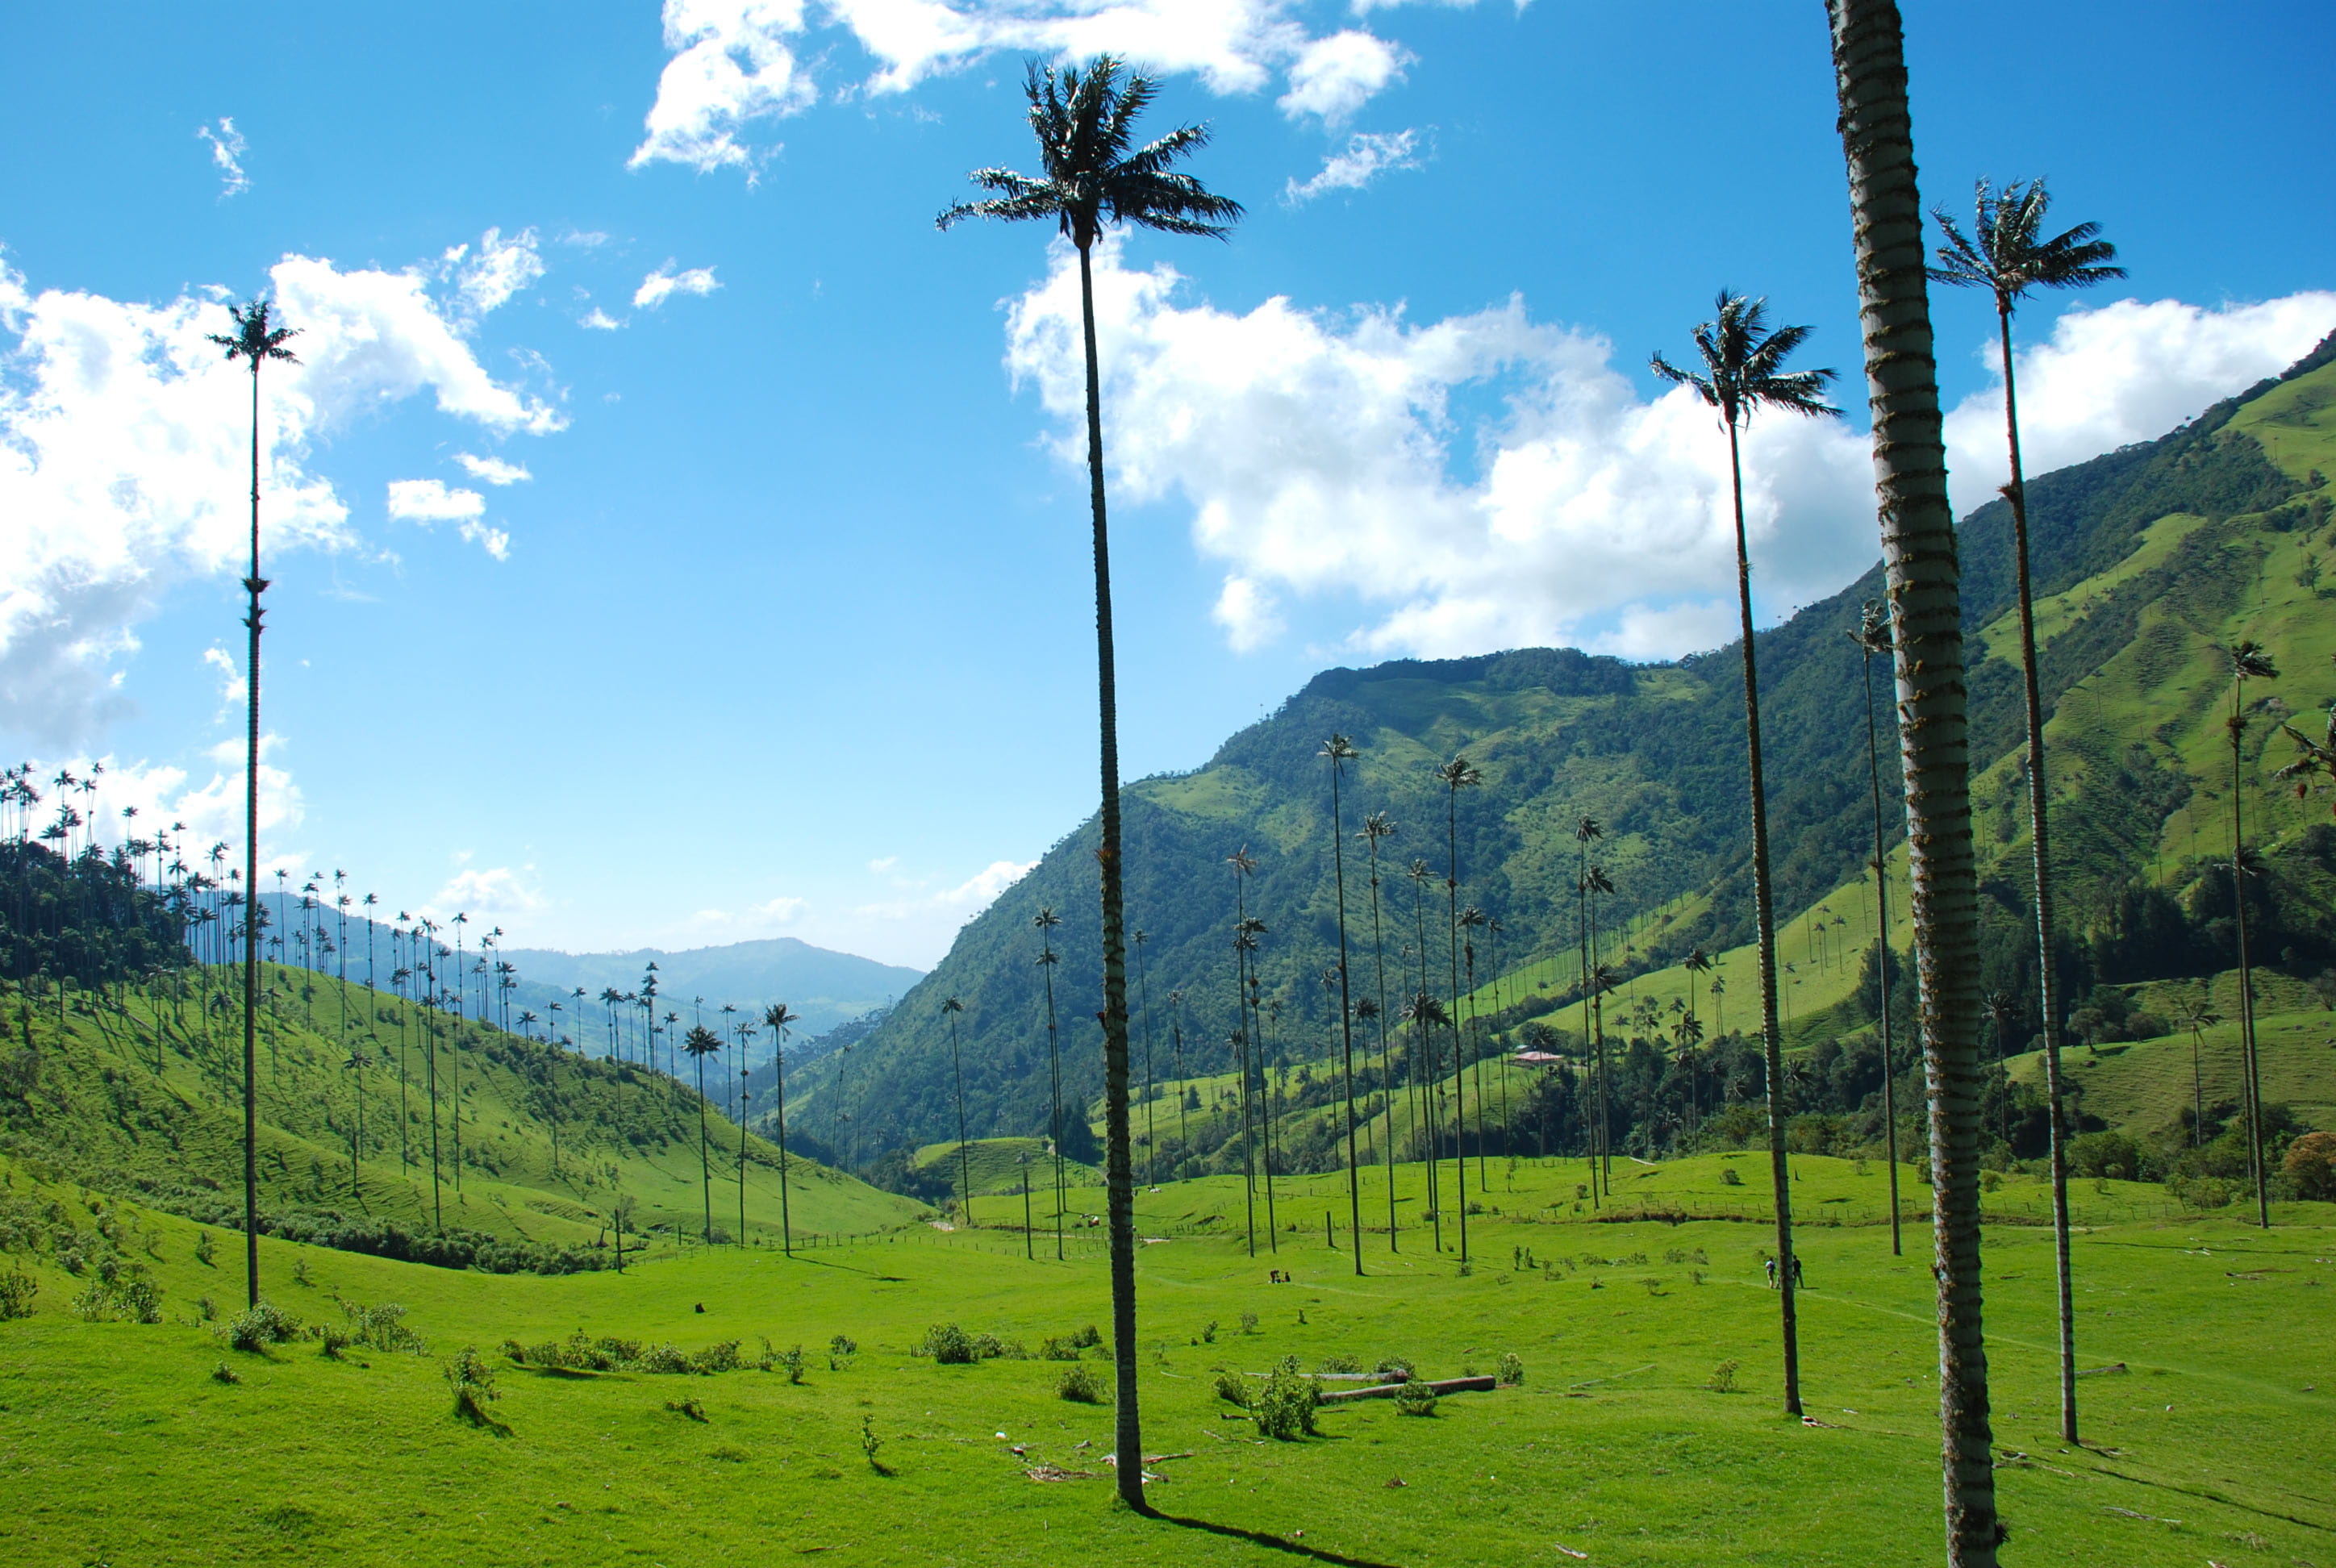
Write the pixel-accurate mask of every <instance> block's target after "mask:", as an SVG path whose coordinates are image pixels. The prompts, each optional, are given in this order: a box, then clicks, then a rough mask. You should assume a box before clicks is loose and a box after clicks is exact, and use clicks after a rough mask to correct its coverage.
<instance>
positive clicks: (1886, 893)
mask: <svg viewBox="0 0 2336 1568" xmlns="http://www.w3.org/2000/svg"><path fill="white" fill-rule="evenodd" d="M1850 637H1851V638H1852V639H1853V640H1854V641H1855V642H1856V644H1857V657H1858V664H1859V666H1860V667H1861V669H1862V671H1863V673H1864V677H1865V767H1866V773H1867V775H1868V779H1869V782H1870V783H1871V784H1872V786H1873V794H1874V898H1875V901H1876V904H1877V907H1878V910H1879V913H1878V914H1877V915H1876V917H1875V918H1876V920H1877V922H1878V923H1879V925H1880V926H1881V934H1880V936H1879V937H1878V938H1877V939H1876V940H1875V942H1874V973H1875V974H1876V975H1878V976H1880V977H1881V980H1882V1026H1881V1037H1882V1117H1883V1128H1884V1133H1885V1135H1886V1140H1887V1143H1888V1145H1889V1146H1888V1150H1887V1153H1888V1155H1889V1159H1890V1255H1891V1256H1892V1257H1893V1258H1894V1257H1899V1256H1903V1253H1904V1251H1905V1248H1904V1245H1903V1240H1902V1238H1901V1237H1900V1235H1899V1220H1898V1069H1897V1062H1896V1058H1895V1057H1893V1056H1892V1054H1891V1050H1890V859H1889V856H1888V854H1887V852H1886V851H1885V849H1884V847H1883V846H1884V841H1883V833H1882V740H1881V735H1880V732H1879V731H1878V730H1877V729H1876V728H1875V726H1874V655H1875V654H1880V655H1881V656H1882V657H1883V658H1888V657H1890V618H1889V616H1888V615H1886V614H1884V613H1883V609H1882V607H1881V606H1880V605H1878V604H1876V603H1874V601H1873V600H1872V599H1868V600H1866V601H1865V609H1864V611H1862V612H1861V613H1860V614H1859V616H1858V619H1857V629H1856V630H1855V631H1854V632H1852V633H1850Z"/></svg>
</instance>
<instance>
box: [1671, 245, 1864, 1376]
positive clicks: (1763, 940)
mask: <svg viewBox="0 0 2336 1568" xmlns="http://www.w3.org/2000/svg"><path fill="white" fill-rule="evenodd" d="M1715 310H1716V315H1715V317H1714V318H1713V319H1712V320H1710V321H1707V322H1703V323H1701V324H1699V325H1698V326H1697V327H1696V329H1695V346H1696V351H1697V353H1698V355H1700V356H1701V358H1702V360H1703V369H1702V370H1701V371H1699V372H1698V371H1693V370H1681V369H1679V368H1678V367H1677V366H1675V365H1671V364H1670V363H1669V361H1667V360H1665V359H1664V358H1663V356H1662V355H1660V354H1657V355H1654V356H1653V358H1652V360H1651V361H1650V365H1652V367H1653V369H1654V372H1655V374H1656V375H1659V376H1660V377H1662V378H1663V379H1664V380H1666V381H1670V382H1675V383H1677V384H1679V385H1682V386H1689V387H1692V388H1694V389H1695V391H1696V393H1697V394H1698V395H1699V396H1700V397H1702V399H1703V400H1704V402H1705V403H1706V404H1709V405H1710V406H1711V407H1713V408H1715V409H1717V410H1718V411H1719V415H1720V421H1721V423H1722V424H1725V425H1726V426H1727V428H1728V477H1729V482H1730V486H1731V494H1732V495H1733V497H1734V501H1735V512H1736V596H1737V611H1738V614H1739V618H1740V619H1741V621H1742V628H1741V635H1742V638H1743V642H1744V739H1745V749H1746V753H1747V756H1748V758H1749V760H1750V765H1751V794H1752V905H1753V917H1754V920H1755V922H1756V926H1757V935H1758V938H1759V955H1760V1010H1761V1027H1762V1031H1763V1033H1764V1035H1765V1037H1766V1043H1767V1057H1768V1076H1769V1081H1770V1082H1771V1083H1774V1082H1775V1081H1776V1078H1777V1076H1778V1074H1779V1071H1780V1069H1781V1068H1782V1066H1783V1064H1784V1049H1785V1042H1784V1032H1783V1029H1782V1027H1780V1026H1779V1025H1778V1023H1777V1020H1776V912H1775V910H1774V908H1773V894H1774V889H1773V887H1772V885H1771V882H1770V879H1769V872H1768V801H1767V785H1766V783H1765V781H1764V779H1763V777H1762V774H1761V762H1760V681H1759V675H1758V671H1757V667H1756V665H1755V661H1754V657H1753V643H1752V556H1751V549H1750V546H1749V544H1748V543H1747V541H1746V538H1745V533H1744V463H1743V455H1742V444H1741V443H1742V435H1741V433H1742V429H1743V427H1744V426H1745V425H1747V424H1749V423H1750V422H1751V419H1752V416H1753V414H1755V413H1756V412H1757V411H1758V410H1760V409H1762V408H1776V409H1781V410H1783V411H1785V412H1786V413H1788V414H1807V415H1812V416H1838V415H1839V414H1840V412H1841V411H1840V410H1839V409H1837V408H1835V407H1834V406H1833V405H1832V404H1828V403H1827V402H1825V398H1824V397H1823V395H1822V394H1823V393H1824V391H1825V384H1826V383H1827V382H1829V381H1831V380H1833V379H1834V373H1833V372H1832V371H1830V370H1786V368H1785V361H1786V359H1788V358H1790V357H1791V356H1792V354H1793V351H1794V350H1796V349H1797V348H1798V347H1800V346H1801V345H1802V344H1803V343H1805V342H1806V341H1807V339H1808V336H1809V328H1807V327H1806V326H1780V327H1777V328H1776V329H1775V330H1774V331H1773V332H1772V331H1770V330H1769V329H1768V325H1767V315H1768V308H1767V300H1765V299H1747V298H1746V297H1744V296H1743V295H1740V294H1737V293H1734V292H1732V291H1730V290H1728V289H1722V290H1720V293H1719V298H1718V303H1717V305H1716V306H1715ZM1768 1163H1769V1167H1770V1170H1771V1172H1772V1173H1773V1175H1774V1179H1775V1185H1776V1271H1777V1281H1778V1290H1777V1300H1778V1302H1779V1304H1780V1307H1781V1309H1782V1318H1783V1326H1784V1341H1785V1408H1786V1410H1788V1411H1790V1412H1791V1413H1792V1414H1794V1415H1798V1414H1800V1410H1801V1352H1800V1335H1799V1330H1798V1322H1797V1315H1796V1312H1795V1310H1794V1306H1793V1236H1792V1230H1793V1217H1792V1193H1791V1192H1790V1178H1789V1176H1788V1174H1787V1173H1786V1169H1785V1124H1784V1121H1783V1118H1782V1117H1781V1115H1779V1114H1778V1113H1777V1108H1776V1102H1775V1100H1774V1099H1773V1098H1772V1099H1771V1102H1770V1105H1769V1116H1768Z"/></svg>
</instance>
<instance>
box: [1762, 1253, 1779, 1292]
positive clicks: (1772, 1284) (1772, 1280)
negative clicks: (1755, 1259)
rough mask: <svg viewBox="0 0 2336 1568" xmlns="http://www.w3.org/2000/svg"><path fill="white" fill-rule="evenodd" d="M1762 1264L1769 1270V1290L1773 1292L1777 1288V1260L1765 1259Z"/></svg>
mask: <svg viewBox="0 0 2336 1568" xmlns="http://www.w3.org/2000/svg"><path fill="white" fill-rule="evenodd" d="M1761 1262H1762V1263H1763V1264H1764V1265H1765V1266H1766V1267H1767V1271H1768V1289H1770V1290H1775V1289H1776V1259H1774V1258H1763V1259H1762V1260H1761Z"/></svg>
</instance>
